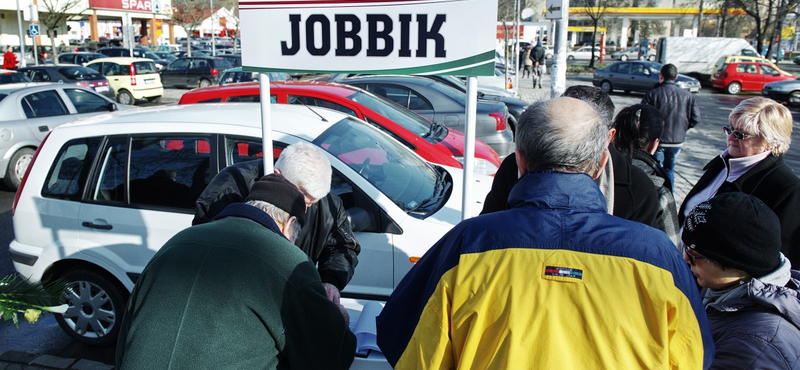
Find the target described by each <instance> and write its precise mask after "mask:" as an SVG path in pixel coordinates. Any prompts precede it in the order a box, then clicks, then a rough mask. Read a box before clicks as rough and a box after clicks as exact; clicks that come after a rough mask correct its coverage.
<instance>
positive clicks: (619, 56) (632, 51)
mask: <svg viewBox="0 0 800 370" xmlns="http://www.w3.org/2000/svg"><path fill="white" fill-rule="evenodd" d="M640 50H641V48H640V47H638V46H634V47H631V48H627V49H625V50H621V51H615V52H613V53H611V58H612V59H616V60H621V61H623V62H624V61H626V60H628V59H630V60H637V59H639V51H640ZM646 59H647V60H649V61H651V62H653V61H655V60H656V49H653V48H649V49H647V57H646Z"/></svg>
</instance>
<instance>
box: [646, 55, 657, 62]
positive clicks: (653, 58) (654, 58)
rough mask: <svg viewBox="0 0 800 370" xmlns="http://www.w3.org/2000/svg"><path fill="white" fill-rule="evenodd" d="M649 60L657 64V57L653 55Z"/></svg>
mask: <svg viewBox="0 0 800 370" xmlns="http://www.w3.org/2000/svg"><path fill="white" fill-rule="evenodd" d="M647 60H649V61H651V62H655V61H656V56H655V55H651V56H649V57H647Z"/></svg>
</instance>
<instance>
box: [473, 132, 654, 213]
mask: <svg viewBox="0 0 800 370" xmlns="http://www.w3.org/2000/svg"><path fill="white" fill-rule="evenodd" d="M608 149H609V152H610V153H611V163H612V164H613V168H614V212H613V214H614V216H618V217H622V218H624V219H626V220H632V221H637V222H641V223H643V224H645V225H650V226H653V227H656V228H657V227H658V222H657V220H656V215H657V214H658V210H659V205H658V194H657V192H656V188H655V186H654V185H653V183H652V182H651V181H650V179H649V178H648V177H647V175H646V174H645V173H644V172H643V171H642V170H640V169H638V168H636V167H634V166H632V165H631V162H630V160H629V159H628V158H627V157H625V156H624V155H622V154H621V153H620V152H619V151H617V150H616V149H614V148H612V147H609V148H608ZM518 173H519V170H518V169H517V158H516V157H515V156H514V155H513V154H512V155H509V156H508V157H506V158H505V159H504V160H503V163H501V164H500V168H499V169H498V170H497V173H495V175H494V181H493V182H492V189H491V190H490V191H489V193H488V194H486V200H485V201H484V204H483V210H482V211H481V214H486V213H491V212H497V211H504V210H507V209H509V207H508V195H509V194H510V193H511V188H513V187H514V184H516V183H517V179H518V178H519V176H518Z"/></svg>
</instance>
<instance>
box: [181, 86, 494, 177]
mask: <svg viewBox="0 0 800 370" xmlns="http://www.w3.org/2000/svg"><path fill="white" fill-rule="evenodd" d="M260 91H261V89H260V88H259V84H258V83H252V82H251V83H244V84H235V85H225V86H212V87H204V88H199V89H194V90H192V91H189V92H187V93H184V94H183V96H181V100H180V101H179V102H178V104H194V103H215V102H258V101H260V100H261V99H260V98H261V95H260ZM270 99H271V101H272V102H275V103H280V104H300V105H307V106H314V107H325V108H330V109H334V110H338V111H340V112H344V113H347V114H349V115H351V116H354V117H358V118H360V119H362V120H364V121H366V122H368V123H370V124H372V125H373V126H375V127H376V128H378V129H380V130H381V131H383V132H386V133H387V134H389V135H390V136H392V137H393V138H394V139H395V140H397V141H399V142H400V143H402V144H403V145H405V146H406V147H408V148H409V149H410V150H411V151H414V152H416V153H417V154H418V155H419V156H420V157H422V158H423V159H425V160H427V161H430V162H433V163H438V164H442V165H445V166H451V167H457V168H461V167H462V163H463V162H464V134H462V133H460V132H458V131H455V130H450V129H447V128H445V127H443V126H441V125H438V124H433V123H431V122H430V121H428V120H426V119H425V118H423V117H422V116H420V115H418V114H416V113H414V112H412V111H410V110H408V109H406V108H403V107H401V106H399V105H398V104H396V103H394V102H393V101H391V100H388V99H386V98H384V97H382V96H377V95H374V94H371V93H369V92H367V91H364V90H362V89H359V88H357V87H353V86H349V85H342V84H337V83H323V82H317V81H291V80H290V81H277V82H273V83H271V84H270ZM475 158H476V160H475V172H477V173H480V174H484V175H494V173H495V172H497V169H498V168H499V167H500V157H499V156H498V155H497V153H496V152H495V151H494V150H492V148H490V147H489V146H488V145H486V144H485V143H483V142H481V141H477V142H476V145H475Z"/></svg>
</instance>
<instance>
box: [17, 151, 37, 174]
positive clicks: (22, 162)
mask: <svg viewBox="0 0 800 370" xmlns="http://www.w3.org/2000/svg"><path fill="white" fill-rule="evenodd" d="M31 159H33V155H31V154H25V155H23V156H21V157H19V160H18V161H17V163H15V164H14V175H16V176H17V178H18V179H20V180H22V177H23V176H25V171H27V170H28V166H29V165H30V164H31Z"/></svg>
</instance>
